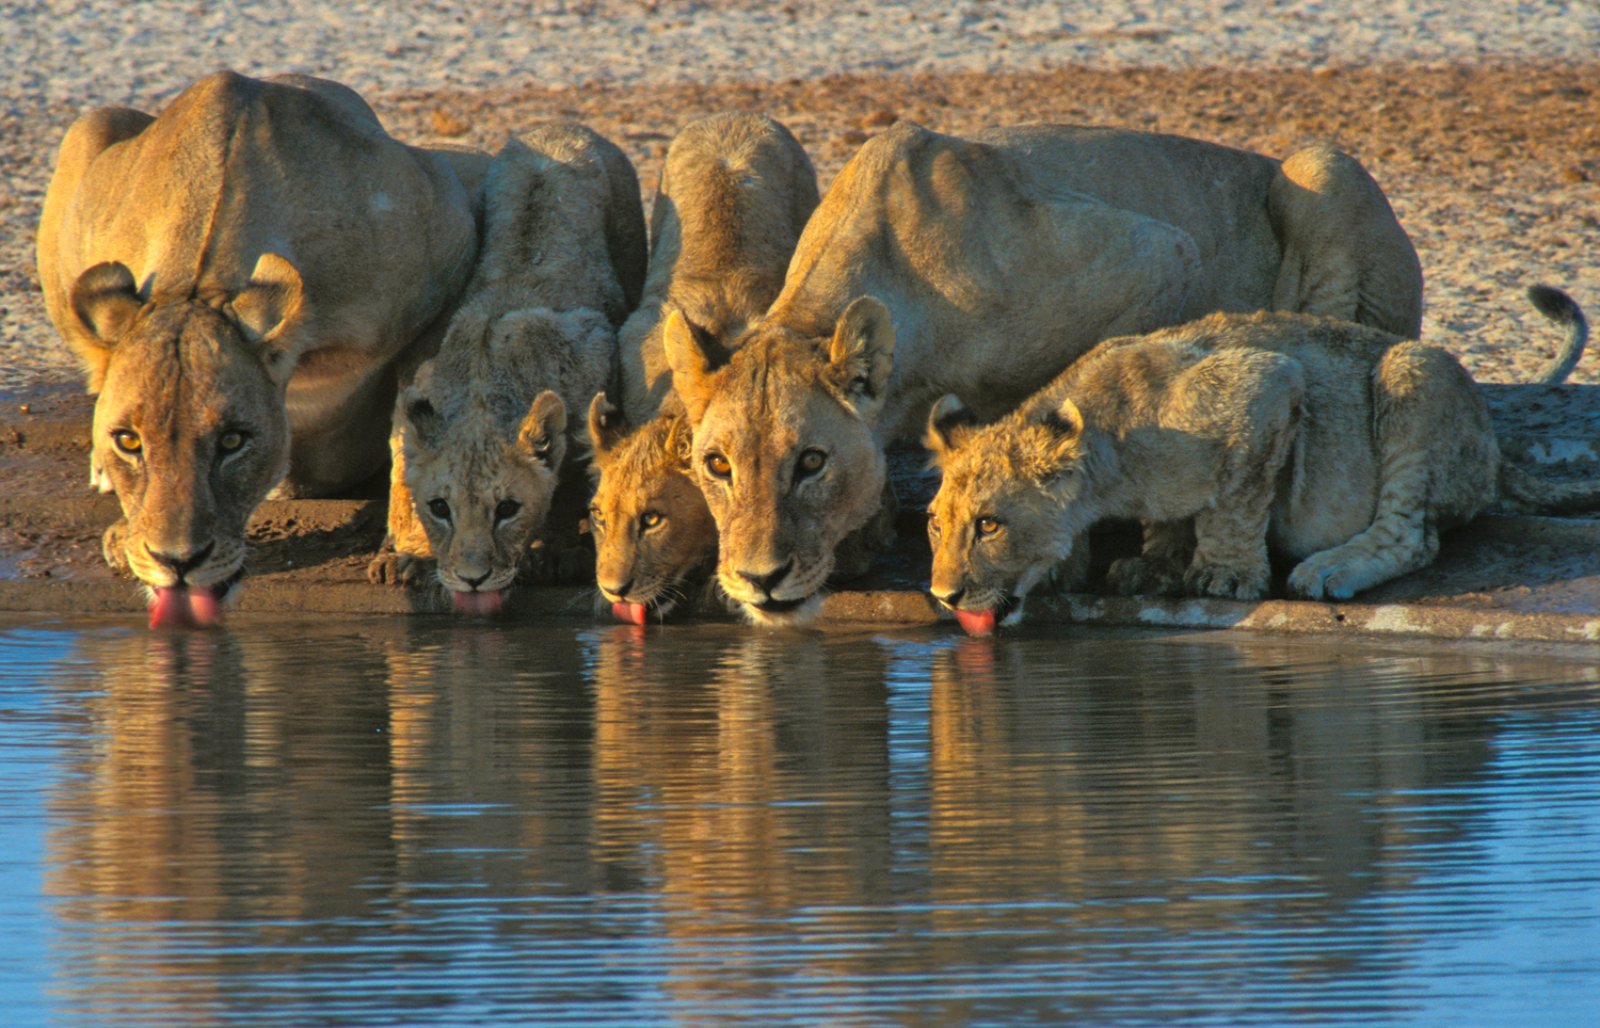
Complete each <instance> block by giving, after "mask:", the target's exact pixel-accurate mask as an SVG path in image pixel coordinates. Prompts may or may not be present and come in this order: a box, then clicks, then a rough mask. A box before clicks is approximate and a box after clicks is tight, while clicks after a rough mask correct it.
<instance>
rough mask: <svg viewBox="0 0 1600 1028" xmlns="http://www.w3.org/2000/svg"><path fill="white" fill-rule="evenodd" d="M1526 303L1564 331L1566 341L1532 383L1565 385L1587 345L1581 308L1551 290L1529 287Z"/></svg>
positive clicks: (1541, 287) (1584, 320) (1570, 299)
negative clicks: (1565, 331)
mask: <svg viewBox="0 0 1600 1028" xmlns="http://www.w3.org/2000/svg"><path fill="white" fill-rule="evenodd" d="M1528 299H1529V300H1531V301H1533V305H1534V306H1535V307H1536V308H1538V310H1539V313H1540V314H1543V315H1544V316H1545V317H1546V318H1549V319H1550V320H1551V321H1553V322H1555V323H1556V324H1557V325H1561V326H1563V327H1565V328H1566V330H1567V338H1566V341H1565V342H1564V343H1562V345H1561V349H1560V350H1559V351H1558V352H1557V353H1556V356H1555V359H1554V360H1552V361H1551V362H1550V363H1549V364H1548V365H1546V367H1545V369H1544V370H1543V371H1541V372H1540V373H1539V376H1538V377H1537V378H1535V379H1534V382H1536V383H1538V384H1540V385H1556V384H1558V383H1561V382H1565V381H1566V380H1567V376H1568V375H1570V374H1572V369H1573V368H1575V367H1577V365H1578V358H1579V357H1582V356H1583V348H1584V345H1585V344H1586V343H1588V341H1589V321H1588V319H1587V318H1585V317H1584V316H1583V308H1582V307H1579V306H1578V304H1577V301H1575V300H1574V299H1573V298H1572V297H1570V296H1568V295H1567V294H1566V293H1563V292H1562V291H1561V290H1559V289H1557V288H1555V287H1554V286H1543V285H1540V286H1529V287H1528Z"/></svg>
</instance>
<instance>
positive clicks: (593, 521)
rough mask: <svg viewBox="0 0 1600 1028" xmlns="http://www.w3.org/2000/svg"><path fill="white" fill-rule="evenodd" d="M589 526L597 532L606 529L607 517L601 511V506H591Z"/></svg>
mask: <svg viewBox="0 0 1600 1028" xmlns="http://www.w3.org/2000/svg"><path fill="white" fill-rule="evenodd" d="M589 527H590V528H591V529H592V530H594V531H596V532H601V531H604V530H605V527H606V518H605V515H604V514H601V513H600V508H599V507H590V508H589Z"/></svg>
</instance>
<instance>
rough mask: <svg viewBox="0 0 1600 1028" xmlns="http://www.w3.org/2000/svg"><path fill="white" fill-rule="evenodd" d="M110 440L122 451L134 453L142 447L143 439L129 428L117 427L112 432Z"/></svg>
mask: <svg viewBox="0 0 1600 1028" xmlns="http://www.w3.org/2000/svg"><path fill="white" fill-rule="evenodd" d="M111 442H112V444H113V445H115V446H116V448H117V449H119V450H121V451H122V452H123V453H128V454H134V453H138V452H139V451H141V450H143V449H144V440H143V439H140V438H139V433H138V432H135V431H134V430H133V429H131V428H119V429H117V430H116V431H115V432H112V433H111Z"/></svg>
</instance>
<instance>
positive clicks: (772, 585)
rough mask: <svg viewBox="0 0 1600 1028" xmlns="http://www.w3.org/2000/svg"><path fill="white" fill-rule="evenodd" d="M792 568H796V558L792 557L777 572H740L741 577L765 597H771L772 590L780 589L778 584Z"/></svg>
mask: <svg viewBox="0 0 1600 1028" xmlns="http://www.w3.org/2000/svg"><path fill="white" fill-rule="evenodd" d="M792 567H794V558H793V557H790V558H789V559H788V560H786V561H784V562H783V564H782V565H780V566H779V567H778V568H777V569H776V570H773V571H767V572H760V571H744V570H740V572H739V577H740V578H742V579H744V580H745V581H746V582H749V583H750V584H751V585H753V586H755V587H756V588H757V589H759V590H761V592H762V594H763V595H766V596H771V595H772V590H774V589H776V588H777V587H778V583H779V582H781V581H783V579H784V577H785V576H786V575H788V574H789V569H790V568H792Z"/></svg>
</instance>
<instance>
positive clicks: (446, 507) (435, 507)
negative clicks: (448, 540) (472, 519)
mask: <svg viewBox="0 0 1600 1028" xmlns="http://www.w3.org/2000/svg"><path fill="white" fill-rule="evenodd" d="M428 512H429V513H431V514H432V515H433V516H434V517H436V518H438V519H439V520H440V521H449V520H450V504H449V503H447V502H445V501H444V500H443V499H441V498H439V497H434V498H433V499H431V500H429V501H428Z"/></svg>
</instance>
